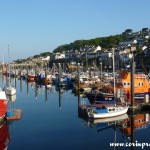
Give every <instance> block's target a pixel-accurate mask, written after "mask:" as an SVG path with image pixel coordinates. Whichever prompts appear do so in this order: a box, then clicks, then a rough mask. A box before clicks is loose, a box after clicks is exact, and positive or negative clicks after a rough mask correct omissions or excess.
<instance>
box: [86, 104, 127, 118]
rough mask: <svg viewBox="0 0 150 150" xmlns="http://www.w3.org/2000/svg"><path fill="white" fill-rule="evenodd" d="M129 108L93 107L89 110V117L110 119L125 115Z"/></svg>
mask: <svg viewBox="0 0 150 150" xmlns="http://www.w3.org/2000/svg"><path fill="white" fill-rule="evenodd" d="M127 111H128V106H108V107H106V106H101V107H98V106H92V107H90V108H89V109H88V116H89V117H90V118H95V119H98V118H99V119H100V118H110V117H116V116H120V115H123V114H125V113H127Z"/></svg>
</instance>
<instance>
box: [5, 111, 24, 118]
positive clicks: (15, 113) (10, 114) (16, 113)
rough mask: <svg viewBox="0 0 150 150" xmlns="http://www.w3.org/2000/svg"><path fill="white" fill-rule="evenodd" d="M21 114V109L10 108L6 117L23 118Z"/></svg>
mask: <svg viewBox="0 0 150 150" xmlns="http://www.w3.org/2000/svg"><path fill="white" fill-rule="evenodd" d="M21 116H22V110H21V109H10V110H9V111H8V112H7V115H6V118H7V120H11V121H17V120H20V119H21Z"/></svg>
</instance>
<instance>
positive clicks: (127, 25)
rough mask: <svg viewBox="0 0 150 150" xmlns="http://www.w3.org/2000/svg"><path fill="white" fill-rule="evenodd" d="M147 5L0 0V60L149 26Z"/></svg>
mask: <svg viewBox="0 0 150 150" xmlns="http://www.w3.org/2000/svg"><path fill="white" fill-rule="evenodd" d="M149 6H150V0H0V61H3V60H4V61H8V60H9V57H8V56H9V55H10V60H9V61H12V60H17V59H26V58H28V57H30V56H34V55H38V54H40V53H43V52H53V50H54V49H55V48H57V47H58V46H60V45H64V44H70V43H72V42H74V41H76V40H83V39H85V40H88V39H93V38H97V37H106V36H110V35H116V34H121V33H122V32H124V31H125V30H126V29H132V30H133V32H136V31H140V30H142V28H150V19H149V17H148V16H149V14H150V7H149ZM8 45H9V48H8ZM8 51H9V53H8Z"/></svg>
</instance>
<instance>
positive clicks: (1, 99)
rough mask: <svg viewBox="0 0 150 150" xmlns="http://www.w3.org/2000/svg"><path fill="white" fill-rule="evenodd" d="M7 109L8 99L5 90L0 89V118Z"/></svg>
mask: <svg viewBox="0 0 150 150" xmlns="http://www.w3.org/2000/svg"><path fill="white" fill-rule="evenodd" d="M7 110H8V99H7V98H6V93H5V91H2V90H0V120H1V119H3V118H4V116H5V115H6V112H7Z"/></svg>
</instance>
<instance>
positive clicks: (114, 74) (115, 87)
mask: <svg viewBox="0 0 150 150" xmlns="http://www.w3.org/2000/svg"><path fill="white" fill-rule="evenodd" d="M112 58H113V80H114V97H116V81H115V56H114V48H112Z"/></svg>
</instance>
